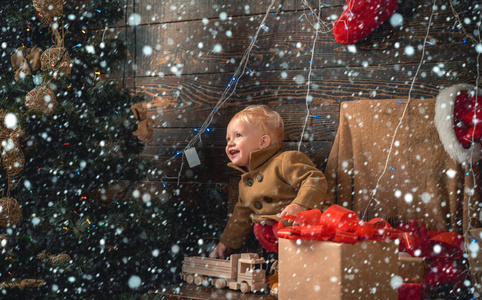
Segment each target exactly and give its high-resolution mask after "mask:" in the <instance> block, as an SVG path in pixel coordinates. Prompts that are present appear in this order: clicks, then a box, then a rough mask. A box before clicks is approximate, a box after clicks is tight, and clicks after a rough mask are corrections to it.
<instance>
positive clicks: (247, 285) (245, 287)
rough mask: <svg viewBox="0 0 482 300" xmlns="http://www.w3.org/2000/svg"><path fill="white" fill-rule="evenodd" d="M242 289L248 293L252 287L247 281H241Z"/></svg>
mask: <svg viewBox="0 0 482 300" xmlns="http://www.w3.org/2000/svg"><path fill="white" fill-rule="evenodd" d="M240 290H241V292H242V293H248V292H250V291H251V288H250V287H249V284H248V283H247V282H243V283H241V287H240Z"/></svg>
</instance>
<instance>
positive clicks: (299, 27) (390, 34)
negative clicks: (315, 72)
mask: <svg viewBox="0 0 482 300" xmlns="http://www.w3.org/2000/svg"><path fill="white" fill-rule="evenodd" d="M339 2H340V3H341V2H342V1H339ZM174 6H175V4H174ZM187 6H188V5H185V6H184V7H187ZM200 7H201V6H200ZM141 8H142V6H141ZM184 11H185V10H183V12H184ZM342 11H343V9H342V8H341V7H340V6H327V7H324V8H323V9H322V10H321V16H320V19H321V20H322V21H323V23H324V24H325V27H323V28H321V29H320V32H319V34H318V36H317V39H316V46H315V48H314V56H313V58H314V60H313V62H312V65H313V67H314V68H317V69H319V68H333V67H346V68H352V67H364V66H378V65H380V64H384V65H392V66H393V65H396V64H407V63H418V62H419V61H420V59H421V56H422V47H421V46H420V45H423V44H424V39H425V37H426V35H427V31H428V36H427V43H426V47H425V49H424V50H425V55H426V60H427V62H429V61H432V62H445V61H449V60H452V61H466V59H467V54H468V53H473V52H474V51H473V46H472V43H467V38H466V36H465V35H464V34H463V32H462V31H461V30H460V29H459V28H457V27H454V22H455V18H454V14H453V13H452V11H451V10H450V9H449V8H447V7H446V8H445V9H443V10H442V9H438V10H436V11H434V14H433V16H432V22H431V26H430V27H428V25H429V23H428V18H427V16H428V15H430V14H431V5H430V3H426V4H424V5H419V6H418V7H407V8H403V9H402V8H400V9H399V13H400V14H402V16H403V24H402V25H401V26H396V27H394V26H392V25H391V24H390V22H386V23H384V24H382V25H381V26H380V27H379V28H377V30H375V32H373V33H372V34H370V36H369V37H367V39H365V40H364V41H362V42H360V43H358V44H356V45H353V46H347V45H341V44H338V43H337V42H336V41H335V37H334V35H333V32H332V30H331V29H332V27H333V25H332V23H333V21H334V18H335V17H334V16H337V15H340V14H341V13H342ZM208 15H209V14H208ZM199 16H201V17H197V18H194V19H191V20H189V21H184V22H166V23H164V22H163V23H151V24H146V25H140V26H137V28H136V44H135V45H136V47H137V49H136V51H135V52H136V54H137V66H136V68H137V69H136V70H137V76H139V77H141V76H159V75H160V76H166V75H177V76H184V75H190V74H207V73H234V71H235V70H236V68H237V66H238V65H239V63H240V61H241V57H242V56H243V54H244V51H245V50H246V49H247V48H248V45H249V43H250V42H251V40H252V39H253V37H254V35H255V34H256V31H257V28H258V26H259V25H260V23H261V21H262V19H263V17H264V15H263V14H259V15H255V16H252V15H239V16H235V17H230V18H226V19H223V20H220V19H219V18H217V19H214V20H209V22H207V21H206V18H204V21H203V20H202V16H203V15H202V14H201V15H199ZM314 21H315V19H314V17H313V15H310V14H309V11H289V10H288V11H277V12H275V13H273V14H270V15H269V17H268V18H267V19H266V23H265V26H264V27H263V30H261V31H260V33H259V36H258V38H257V41H256V44H255V45H256V46H255V47H254V48H253V49H252V52H251V56H250V61H249V64H248V66H247V67H248V69H250V70H253V71H268V70H304V69H306V68H307V67H308V66H309V64H310V61H311V55H312V54H311V51H312V49H313V42H314V40H315V30H314V29H313V26H312V25H311V24H312V23H314ZM465 26H466V27H468V31H469V32H471V30H473V29H474V28H473V24H472V25H471V24H465ZM146 47H148V48H146ZM145 49H149V51H147V52H145V51H144V50H145ZM218 49H219V50H218ZM411 49H413V54H412V51H410V50H411ZM151 50H152V51H151ZM146 53H147V54H146ZM474 54H475V53H474ZM469 59H471V60H472V61H474V60H475V55H473V56H472V57H470V58H469Z"/></svg>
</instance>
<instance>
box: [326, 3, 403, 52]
mask: <svg viewBox="0 0 482 300" xmlns="http://www.w3.org/2000/svg"><path fill="white" fill-rule="evenodd" d="M346 5H347V6H346V9H345V11H343V13H342V14H341V16H340V17H339V18H338V19H337V20H336V21H335V24H334V26H333V33H334V35H335V39H336V41H337V42H338V43H340V44H347V45H348V44H354V43H357V42H359V41H361V40H362V39H364V38H366V37H367V36H368V35H369V34H370V33H372V32H373V31H374V30H375V29H376V28H377V27H378V26H379V25H380V24H382V23H383V22H385V21H386V20H388V18H390V16H391V15H392V14H393V13H394V12H395V10H396V9H397V6H398V0H347V1H346Z"/></svg>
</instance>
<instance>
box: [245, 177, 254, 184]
mask: <svg viewBox="0 0 482 300" xmlns="http://www.w3.org/2000/svg"><path fill="white" fill-rule="evenodd" d="M253 183H254V180H253V178H248V179H246V185H247V186H252V185H253Z"/></svg>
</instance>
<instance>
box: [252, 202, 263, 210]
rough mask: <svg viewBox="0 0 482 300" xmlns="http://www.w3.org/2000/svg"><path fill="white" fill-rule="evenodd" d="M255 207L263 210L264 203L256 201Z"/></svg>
mask: <svg viewBox="0 0 482 300" xmlns="http://www.w3.org/2000/svg"><path fill="white" fill-rule="evenodd" d="M254 207H255V208H256V209H262V208H263V203H261V202H259V201H256V202H254Z"/></svg>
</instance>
